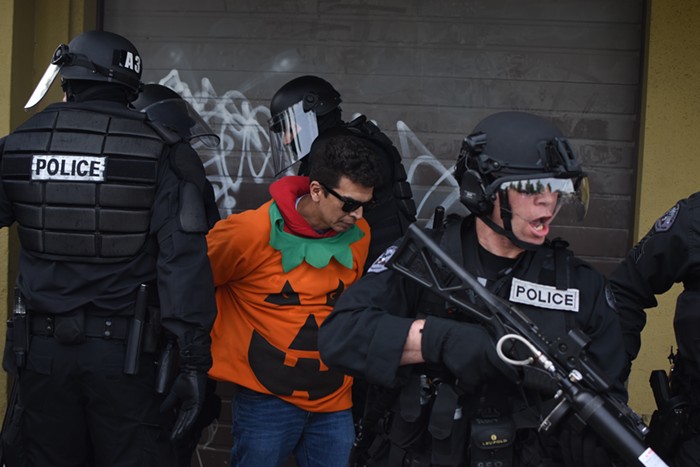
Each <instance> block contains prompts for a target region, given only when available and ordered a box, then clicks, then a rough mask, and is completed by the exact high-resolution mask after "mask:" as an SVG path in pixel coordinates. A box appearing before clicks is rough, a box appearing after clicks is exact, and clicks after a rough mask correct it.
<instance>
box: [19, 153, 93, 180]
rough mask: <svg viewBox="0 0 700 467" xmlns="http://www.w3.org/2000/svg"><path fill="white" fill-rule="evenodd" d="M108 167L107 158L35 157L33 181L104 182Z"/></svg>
mask: <svg viewBox="0 0 700 467" xmlns="http://www.w3.org/2000/svg"><path fill="white" fill-rule="evenodd" d="M106 166H107V158H106V157H95V156H65V155H61V156H58V155H55V154H43V155H35V156H34V157H33V158H32V180H65V181H77V182H102V181H104V179H105V168H106Z"/></svg>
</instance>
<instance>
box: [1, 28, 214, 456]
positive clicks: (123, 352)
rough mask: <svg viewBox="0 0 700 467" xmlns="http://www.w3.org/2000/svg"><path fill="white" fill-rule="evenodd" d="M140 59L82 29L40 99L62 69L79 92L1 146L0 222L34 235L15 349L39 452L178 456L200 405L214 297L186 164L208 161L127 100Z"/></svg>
mask: <svg viewBox="0 0 700 467" xmlns="http://www.w3.org/2000/svg"><path fill="white" fill-rule="evenodd" d="M141 70H142V62H141V57H140V55H139V53H138V51H137V50H136V48H135V47H134V45H133V44H132V43H131V42H130V41H128V40H127V39H125V38H124V37H121V36H119V35H117V34H113V33H109V32H102V31H89V32H85V33H83V34H80V35H78V36H77V37H75V38H74V39H73V40H71V41H70V43H69V44H68V45H61V46H59V47H58V49H57V50H56V52H55V53H54V56H53V59H52V62H51V65H50V66H49V69H48V70H47V72H46V73H45V74H44V78H43V79H42V82H40V84H39V86H38V87H37V90H36V91H35V93H34V94H33V95H32V97H31V98H30V101H29V102H28V103H27V107H31V106H33V105H35V104H36V103H37V102H38V101H39V100H40V99H41V98H42V97H43V95H44V94H45V92H46V90H47V89H48V87H49V86H50V84H51V82H52V81H53V79H54V78H55V76H56V75H57V74H58V73H60V75H61V78H62V87H63V90H64V91H65V101H66V102H64V103H57V104H52V105H49V106H47V107H46V108H45V109H44V110H43V111H41V112H39V113H38V114H36V115H34V116H33V117H31V118H30V119H29V120H28V121H27V122H26V123H24V124H23V125H21V126H20V127H19V128H18V129H17V130H15V131H14V132H13V133H11V134H10V135H8V136H7V137H5V138H4V139H3V140H2V143H1V146H0V154H2V161H1V166H0V175H1V177H2V183H1V184H0V187H1V188H2V190H0V225H3V226H10V225H12V224H13V223H17V224H18V234H19V238H20V242H21V253H20V264H19V275H18V277H17V292H16V294H17V297H18V298H19V303H18V306H16V307H15V314H14V319H13V342H12V343H11V344H10V345H9V346H7V347H6V349H7V348H8V347H9V348H10V350H11V352H10V355H9V358H6V359H5V360H6V362H11V363H13V364H14V365H7V364H6V368H7V367H10V368H9V369H10V370H11V371H14V372H16V373H17V374H18V381H19V388H20V391H19V394H20V399H21V404H22V406H23V411H22V413H21V416H20V415H18V417H19V418H20V419H19V420H17V423H18V424H19V427H20V429H21V435H22V438H23V439H24V441H25V443H26V449H25V454H26V455H27V457H28V462H29V465H32V466H52V467H56V466H59V467H60V466H79V465H83V466H86V465H90V466H125V467H126V466H134V465H152V466H161V465H162V466H171V465H173V464H174V462H173V448H172V441H173V440H178V439H180V438H182V437H183V436H184V435H186V433H187V432H188V430H189V428H190V427H191V425H192V423H193V421H194V420H195V419H196V417H197V415H198V413H199V412H200V410H201V407H202V404H203V400H204V393H205V385H206V380H207V378H206V372H207V371H208V369H209V367H210V365H211V354H210V337H209V332H210V329H211V326H212V323H213V320H214V317H215V313H216V304H215V300H214V287H213V284H212V278H211V270H210V267H209V262H208V258H207V255H206V241H205V233H206V231H207V227H208V226H207V218H206V214H205V209H204V202H203V194H202V192H201V190H200V189H199V186H201V185H198V183H197V181H196V180H193V179H192V177H194V176H196V175H193V174H189V173H184V172H183V170H182V169H183V168H186V167H191V166H193V165H194V164H193V161H197V162H198V163H199V165H200V166H201V162H199V159H198V156H197V154H196V153H195V152H194V150H193V149H192V147H191V146H190V145H189V144H187V143H185V142H184V141H183V140H182V138H180V137H179V136H178V135H177V134H174V133H173V132H172V131H170V130H168V129H166V128H163V127H159V126H158V125H157V124H154V123H153V122H150V121H148V120H147V118H146V115H145V114H144V113H141V112H137V111H135V110H133V109H130V108H129V102H130V101H133V100H134V99H135V98H136V96H137V94H138V92H139V90H140V88H141V81H140V78H141ZM199 173H201V174H203V173H204V172H203V170H200V172H199ZM200 182H201V181H200ZM25 310H26V314H25ZM161 347H164V348H166V349H168V348H170V349H175V352H174V356H175V357H177V358H176V360H179V365H178V366H177V368H178V370H177V372H176V374H174V375H172V377H171V378H169V377H168V375H167V371H166V370H167V368H168V367H169V366H168V365H167V364H166V361H167V360H168V358H161V357H164V356H166V355H170V356H172V353H168V354H166V353H165V352H160V351H159V350H160V349H161ZM6 353H7V352H6ZM6 357H7V355H6ZM12 367H14V368H12ZM156 385H158V386H162V388H161V391H162V394H158V393H157V392H156Z"/></svg>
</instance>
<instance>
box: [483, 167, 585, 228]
mask: <svg viewBox="0 0 700 467" xmlns="http://www.w3.org/2000/svg"><path fill="white" fill-rule="evenodd" d="M550 175H551V174H550ZM490 188H492V190H493V189H499V190H508V189H513V190H515V191H517V192H518V193H522V194H525V195H538V194H542V193H557V194H558V197H557V205H558V208H557V211H556V212H558V210H559V208H562V207H566V209H567V210H568V209H570V208H573V210H574V212H575V215H576V218H577V219H578V220H579V221H581V220H583V218H584V217H586V213H587V212H588V204H589V201H590V187H589V184H588V177H586V176H585V175H582V176H580V177H575V178H556V177H551V176H547V175H546V174H543V175H542V176H541V177H537V176H533V177H531V178H524V179H523V178H521V179H516V180H508V177H504V178H501V179H497V180H496V181H494V182H493V183H492V184H491V186H490Z"/></svg>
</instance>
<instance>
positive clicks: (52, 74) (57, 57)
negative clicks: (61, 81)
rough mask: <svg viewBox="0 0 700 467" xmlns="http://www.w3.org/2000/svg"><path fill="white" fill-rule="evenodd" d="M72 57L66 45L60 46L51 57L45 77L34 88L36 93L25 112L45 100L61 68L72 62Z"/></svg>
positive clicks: (26, 105) (33, 94)
mask: <svg viewBox="0 0 700 467" xmlns="http://www.w3.org/2000/svg"><path fill="white" fill-rule="evenodd" d="M70 57H71V55H70V54H69V53H68V46H67V45H66V44H61V45H59V46H58V48H57V49H56V51H55V52H54V53H53V56H52V57H51V63H49V66H48V67H47V68H46V71H45V72H44V75H43V76H42V77H41V79H40V80H39V83H38V84H37V85H36V88H34V92H32V95H31V96H30V97H29V100H28V101H27V103H26V104H24V109H25V110H29V109H31V108H32V107H34V106H35V105H37V104H38V103H39V101H40V100H41V99H43V98H44V96H45V95H46V93H47V92H48V91H49V88H50V87H51V84H52V83H53V82H54V80H55V79H56V76H58V72H59V71H60V70H61V66H63V65H64V64H66V63H68V62H70Z"/></svg>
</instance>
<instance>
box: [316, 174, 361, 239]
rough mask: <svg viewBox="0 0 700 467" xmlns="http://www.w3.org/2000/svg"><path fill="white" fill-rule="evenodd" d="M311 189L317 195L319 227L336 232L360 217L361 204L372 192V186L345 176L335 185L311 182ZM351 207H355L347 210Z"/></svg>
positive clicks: (349, 226)
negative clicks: (361, 183)
mask: <svg viewBox="0 0 700 467" xmlns="http://www.w3.org/2000/svg"><path fill="white" fill-rule="evenodd" d="M311 190H312V192H315V193H317V194H318V196H319V211H320V217H321V219H320V223H321V226H320V228H322V229H333V230H335V231H336V232H345V231H346V230H348V229H350V228H351V227H352V226H353V225H355V222H357V221H358V220H360V219H362V215H363V214H364V209H365V208H364V207H363V206H362V204H364V203H369V202H370V201H371V200H372V195H373V194H374V189H373V188H372V187H366V186H363V185H360V184H357V183H353V182H352V181H351V180H350V179H349V178H347V177H345V176H343V177H340V181H339V182H338V186H336V187H324V186H322V185H321V184H320V183H318V182H317V181H314V182H311ZM333 192H334V193H335V194H334V193H333ZM339 197H340V198H342V200H341V199H340V198H339ZM344 208H345V209H344ZM351 208H355V209H352V210H350V211H348V209H351Z"/></svg>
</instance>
